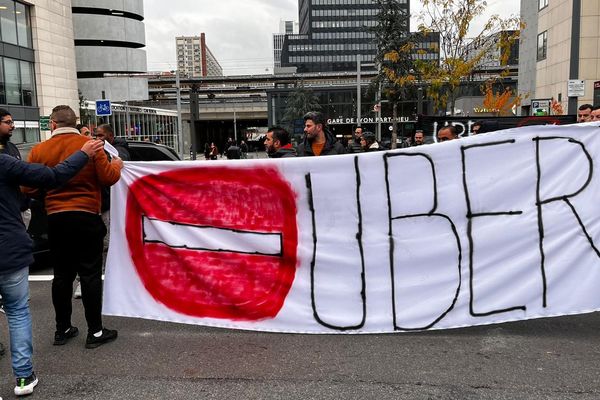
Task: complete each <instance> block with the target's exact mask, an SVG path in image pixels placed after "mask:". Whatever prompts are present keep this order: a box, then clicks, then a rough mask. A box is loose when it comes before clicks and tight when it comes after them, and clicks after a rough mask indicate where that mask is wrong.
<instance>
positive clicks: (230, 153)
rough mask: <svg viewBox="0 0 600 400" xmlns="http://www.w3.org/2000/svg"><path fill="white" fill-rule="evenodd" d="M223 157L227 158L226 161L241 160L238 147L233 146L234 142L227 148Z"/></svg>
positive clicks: (240, 152)
mask: <svg viewBox="0 0 600 400" xmlns="http://www.w3.org/2000/svg"><path fill="white" fill-rule="evenodd" d="M225 155H226V156H227V159H228V160H239V159H240V158H242V151H241V150H240V148H239V146H237V145H236V144H235V142H232V143H231V144H230V145H229V147H228V148H227V151H226V152H225Z"/></svg>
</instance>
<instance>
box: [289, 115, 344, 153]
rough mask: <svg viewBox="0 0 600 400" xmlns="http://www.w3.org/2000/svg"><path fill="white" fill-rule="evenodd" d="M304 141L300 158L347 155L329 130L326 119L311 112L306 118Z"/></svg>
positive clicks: (301, 145)
mask: <svg viewBox="0 0 600 400" xmlns="http://www.w3.org/2000/svg"><path fill="white" fill-rule="evenodd" d="M304 134H305V136H304V141H303V142H302V143H300V145H299V146H298V157H314V156H330V155H335V154H346V149H345V148H344V146H343V145H342V144H341V143H340V142H338V141H337V140H336V139H335V137H333V135H332V134H331V132H329V130H328V129H327V122H326V120H325V117H324V116H323V114H321V113H320V112H315V111H311V112H309V113H307V114H306V115H305V116H304Z"/></svg>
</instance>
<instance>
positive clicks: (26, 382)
mask: <svg viewBox="0 0 600 400" xmlns="http://www.w3.org/2000/svg"><path fill="white" fill-rule="evenodd" d="M37 384H38V378H37V377H36V376H35V373H32V374H31V376H28V377H27V378H17V385H16V386H15V395H16V396H26V395H28V394H31V393H33V388H34V387H35V386H36V385H37Z"/></svg>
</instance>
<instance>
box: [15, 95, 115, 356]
mask: <svg viewBox="0 0 600 400" xmlns="http://www.w3.org/2000/svg"><path fill="white" fill-rule="evenodd" d="M76 121H77V117H76V115H75V112H74V111H73V110H72V109H71V108H70V107H69V106H57V107H55V108H54V109H53V110H52V114H51V116H50V125H51V130H52V137H51V138H50V139H49V140H47V141H45V142H42V143H40V144H38V145H36V146H35V147H34V148H33V149H32V150H31V153H30V154H29V161H30V162H35V163H41V164H44V165H47V166H55V165H57V164H58V163H60V162H61V161H63V160H64V159H65V158H66V156H67V155H68V154H70V153H72V152H73V151H74V150H76V149H78V148H79V147H81V145H82V144H83V143H84V142H85V141H87V140H89V139H87V138H85V137H83V136H81V135H80V134H79V132H78V131H77V129H75V126H76ZM122 167H123V161H121V159H120V158H118V157H115V158H113V160H112V161H110V162H109V161H108V158H107V157H106V154H105V153H104V152H99V153H98V154H96V156H95V157H94V159H93V163H88V164H87V165H86V166H85V167H84V169H83V170H82V171H81V172H80V173H79V174H78V175H77V176H76V177H75V178H74V179H72V180H71V181H69V182H68V183H67V184H66V185H64V186H62V187H61V188H59V189H54V190H50V191H48V192H47V193H46V212H47V214H48V241H49V244H50V257H51V260H52V265H53V268H54V280H53V281H52V303H53V305H54V311H55V313H56V332H55V334H54V345H57V346H58V345H64V344H66V343H67V342H68V341H69V339H71V338H73V337H75V336H77V334H78V333H79V331H78V329H77V328H76V327H74V326H73V325H72V324H71V313H72V303H71V295H72V292H73V281H74V279H75V275H77V274H79V276H80V278H81V289H82V292H81V294H82V300H83V307H84V309H85V318H86V321H87V325H88V334H87V338H86V344H85V347H86V348H88V349H91V348H96V347H98V346H100V345H102V344H105V343H108V342H110V341H112V340H114V339H116V338H117V331H115V330H110V329H106V328H105V327H104V326H103V325H102V250H103V238H104V235H105V234H106V227H105V226H104V223H103V222H102V219H101V217H100V198H101V195H100V192H101V188H102V187H103V186H110V185H113V184H114V183H116V182H117V181H118V180H119V178H120V176H121V168H122ZM27 192H28V193H30V194H33V195H35V194H36V193H35V191H32V190H27Z"/></svg>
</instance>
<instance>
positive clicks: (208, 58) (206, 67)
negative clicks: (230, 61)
mask: <svg viewBox="0 0 600 400" xmlns="http://www.w3.org/2000/svg"><path fill="white" fill-rule="evenodd" d="M175 41H176V48H177V68H178V69H179V71H180V73H181V76H183V77H187V78H200V77H206V76H223V68H222V67H221V65H220V64H219V62H218V61H217V58H216V57H215V56H214V55H213V53H212V52H211V51H210V49H209V48H208V46H207V45H206V35H205V34H204V33H202V34H201V35H200V36H178V37H177V38H176V39H175Z"/></svg>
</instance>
